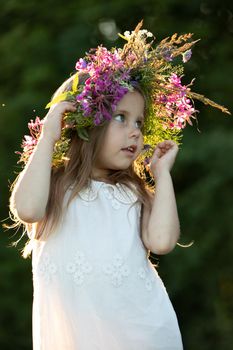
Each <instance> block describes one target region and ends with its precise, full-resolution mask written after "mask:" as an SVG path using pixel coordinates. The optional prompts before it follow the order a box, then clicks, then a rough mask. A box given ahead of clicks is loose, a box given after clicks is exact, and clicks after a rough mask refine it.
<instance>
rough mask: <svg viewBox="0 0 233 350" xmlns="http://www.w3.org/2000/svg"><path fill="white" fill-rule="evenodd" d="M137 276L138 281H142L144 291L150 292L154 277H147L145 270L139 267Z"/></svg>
mask: <svg viewBox="0 0 233 350" xmlns="http://www.w3.org/2000/svg"><path fill="white" fill-rule="evenodd" d="M138 276H139V278H140V279H142V280H143V281H144V283H145V288H146V290H148V291H149V292H150V291H151V290H152V288H153V284H154V282H155V278H154V276H150V275H149V276H148V273H147V272H146V270H145V269H144V268H143V267H140V268H139V269H138Z"/></svg>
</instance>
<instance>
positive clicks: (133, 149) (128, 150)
mask: <svg viewBox="0 0 233 350" xmlns="http://www.w3.org/2000/svg"><path fill="white" fill-rule="evenodd" d="M121 150H122V151H124V152H126V153H128V154H130V155H134V154H135V152H136V151H137V146H136V145H131V146H128V147H125V148H122V149H121Z"/></svg>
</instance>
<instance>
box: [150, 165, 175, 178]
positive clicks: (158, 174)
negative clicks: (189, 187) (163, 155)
mask: <svg viewBox="0 0 233 350" xmlns="http://www.w3.org/2000/svg"><path fill="white" fill-rule="evenodd" d="M152 174H153V176H154V179H155V180H158V179H159V178H161V177H165V176H167V175H169V176H170V175H171V174H170V170H169V169H167V168H162V169H155V170H154V171H153V172H152Z"/></svg>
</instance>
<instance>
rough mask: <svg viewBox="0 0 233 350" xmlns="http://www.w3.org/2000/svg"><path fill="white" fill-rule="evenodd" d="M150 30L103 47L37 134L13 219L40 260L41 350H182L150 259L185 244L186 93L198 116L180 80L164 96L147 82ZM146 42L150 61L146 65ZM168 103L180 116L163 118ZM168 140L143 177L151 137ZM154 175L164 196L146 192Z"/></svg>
mask: <svg viewBox="0 0 233 350" xmlns="http://www.w3.org/2000/svg"><path fill="white" fill-rule="evenodd" d="M139 29H140V28H136V30H135V31H134V32H132V33H131V34H127V35H128V37H127V40H128V42H127V44H126V45H125V47H124V48H123V50H121V51H119V52H116V51H114V52H109V51H107V50H106V49H105V48H103V47H99V48H97V50H96V51H95V52H94V53H93V51H91V53H90V54H88V55H87V57H86V58H85V60H83V59H81V60H79V61H78V63H77V65H76V68H77V70H78V73H76V74H75V75H73V76H72V77H71V78H70V79H68V80H67V81H66V82H65V83H64V84H63V85H62V87H61V88H60V89H59V90H58V92H57V93H56V94H55V96H54V98H53V99H52V102H51V103H50V110H49V112H48V114H47V115H46V117H45V119H44V121H43V125H42V123H41V122H39V120H37V125H35V124H33V123H31V124H30V126H31V130H32V131H33V130H34V133H32V138H31V139H29V137H27V138H26V140H25V142H24V152H23V154H22V158H21V159H22V160H24V161H25V163H26V166H25V168H24V170H23V171H22V173H21V174H20V175H19V177H18V179H17V181H16V183H15V185H14V188H13V192H12V196H11V211H12V212H13V214H14V215H15V217H16V218H17V219H18V220H19V221H21V222H23V223H24V224H25V225H26V227H27V229H28V234H29V237H30V246H31V249H32V252H33V261H32V264H33V282H34V303H33V347H34V350H50V349H56V350H64V349H67V350H94V349H100V350H109V349H111V350H142V349H143V350H162V349H163V350H181V349H182V340H181V335H180V331H179V327H178V323H177V319H176V315H175V312H174V310H173V307H172V305H171V302H170V300H169V297H168V294H167V292H166V289H165V287H164V285H163V283H162V281H161V279H160V278H159V276H158V274H157V272H156V270H155V269H154V267H153V266H152V264H151V263H150V261H149V259H148V252H149V251H152V252H154V253H156V254H166V253H168V252H170V251H171V250H172V249H173V248H174V247H175V245H176V242H177V240H178V238H179V219H178V215H177V208H176V201H175V195H174V190H173V185H172V180H171V175H170V171H171V169H172V166H173V164H174V161H175V158H176V155H177V152H178V146H177V143H176V142H175V141H173V140H174V139H176V137H177V134H178V127H177V125H178V123H180V125H181V124H182V123H184V120H178V118H179V117H180V115H179V113H178V111H179V106H180V104H179V101H180V99H181V95H179V97H178V96H176V100H175V95H176V94H178V92H181V91H182V93H183V95H182V98H183V99H184V101H183V103H185V104H186V110H185V111H184V106H183V114H182V116H183V117H182V118H186V119H185V121H186V120H188V121H190V118H191V112H193V110H192V111H191V109H192V108H193V107H192V105H191V102H190V101H186V100H185V99H186V94H187V91H188V90H187V89H185V87H184V86H182V85H181V83H180V80H179V77H178V76H177V75H175V74H174V70H173V71H172V72H171V74H170V76H169V78H168V80H167V82H166V80H163V82H162V85H161V86H160V85H159V84H161V80H159V79H158V76H156V79H158V80H157V86H156V88H155V79H154V80H153V84H151V85H149V88H148V84H149V82H150V81H149V80H148V81H147V83H148V84H147V85H145V84H144V80H143V69H147V74H148V67H149V62H150V61H149V59H148V44H146V43H145V41H146V39H147V37H149V36H150V33H148V32H145V31H139ZM138 42H140V43H141V45H142V47H143V49H144V53H145V54H146V55H147V56H146V57H147V60H145V56H143V57H142V55H141V56H140V60H139V58H138V57H139V56H137V57H136V54H135V52H136V51H134V50H133V49H134V48H135V47H137V50H138V47H139V46H138V45H135V47H134V44H138ZM146 45H147V46H146ZM129 49H130V50H129ZM135 50H136V49H135ZM151 50H152V49H151ZM153 52H154V51H153ZM136 53H137V52H136ZM100 58H101V59H100ZM142 58H143V59H142ZM128 59H129V61H127V60H128ZM156 59H158V60H160V61H161V57H160V56H158V57H157V58H156V57H155V56H154V55H152V60H153V63H156ZM137 60H138V61H137ZM129 62H130V65H131V66H133V69H132V70H131V69H130V68H129ZM166 62H167V61H166ZM137 64H138V65H137ZM143 64H144V66H143ZM155 66H156V65H154V67H155ZM143 67H144V68H143ZM152 68H153V67H152V66H151V69H152ZM157 68H158V66H157ZM157 68H156V69H157ZM139 73H140V74H139ZM152 73H153V74H154V76H155V71H152ZM156 74H157V75H158V70H156ZM161 74H162V73H161ZM166 74H167V72H166ZM138 76H139V78H138V79H137V77H138ZM161 76H162V75H161ZM146 78H148V75H147V76H146ZM78 79H79V81H78ZM172 79H173V80H172ZM174 80H176V81H174ZM166 84H167V88H166V86H165V85H166ZM145 86H147V88H145ZM158 87H160V90H158ZM169 89H170V90H169ZM189 92H190V90H189ZM154 94H156V100H155V99H154V96H155V95H154ZM151 97H153V98H151ZM168 97H171V98H173V103H174V105H173V106H171V108H176V114H175V113H173V115H172V116H170V119H169V118H164V119H162V118H160V119H159V118H158V114H159V112H161V111H162V109H163V110H164V111H165V110H166V109H167V108H168V106H167V103H168V100H166V101H165V100H164V99H165V98H167V99H168ZM175 104H176V105H175ZM152 106H154V108H155V107H156V108H157V116H156V117H155V115H154V114H153V113H154V109H153V108H151V107H152ZM174 106H175V107H174ZM186 112H187V113H186ZM185 113H186V114H185ZM150 115H153V120H152V119H151V118H150ZM167 115H168V114H167ZM180 118H181V117H180ZM171 123H173V126H171ZM174 125H176V127H174ZM168 126H169V127H168ZM33 128H34V129H33ZM35 130H37V132H36V133H35ZM162 131H163V132H164V133H165V132H168V133H170V135H171V136H172V138H173V140H164V141H161V142H159V143H158V144H157V146H156V147H155V149H154V150H153V153H152V154H151V156H150V160H149V168H148V166H147V171H146V172H145V171H144V173H143V171H142V170H141V169H142V159H143V158H144V153H142V150H143V149H145V148H146V149H148V147H145V145H144V142H143V135H144V138H145V137H147V140H150V141H151V140H152V141H155V140H158V137H160V139H161V138H162V136H161V135H163V136H164V135H165V134H164V133H163V134H161V132H162ZM155 136H156V137H157V138H156V139H155V138H154V139H152V138H153V137H155ZM29 141H30V142H29ZM151 143H152V144H153V142H151ZM153 145H154V144H153ZM137 162H138V164H140V165H141V168H139V167H138V166H139V165H138V164H137ZM147 162H148V161H147ZM51 168H52V171H51ZM149 173H150V177H153V179H154V181H155V183H156V187H155V191H154V193H152V192H150V191H149V190H148V189H147V186H146V180H145V179H146V178H148V176H149Z"/></svg>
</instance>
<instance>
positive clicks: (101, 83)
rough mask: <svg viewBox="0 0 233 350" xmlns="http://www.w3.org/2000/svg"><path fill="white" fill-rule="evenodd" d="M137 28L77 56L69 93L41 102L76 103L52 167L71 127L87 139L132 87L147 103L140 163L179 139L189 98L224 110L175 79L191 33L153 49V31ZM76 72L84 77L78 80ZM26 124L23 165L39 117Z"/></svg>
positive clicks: (61, 158) (190, 111)
mask: <svg viewBox="0 0 233 350" xmlns="http://www.w3.org/2000/svg"><path fill="white" fill-rule="evenodd" d="M141 27H142V21H141V22H140V23H139V24H138V25H137V27H136V28H135V30H134V31H132V32H128V31H127V32H125V33H124V35H121V34H119V36H120V37H122V38H123V39H124V40H126V44H125V45H124V46H123V48H118V49H117V48H112V49H111V50H107V49H106V48H105V47H103V46H98V47H97V48H96V49H91V50H90V51H89V52H88V53H87V54H86V56H85V57H84V58H80V59H79V60H78V62H77V63H76V70H77V72H76V73H75V74H74V75H73V77H72V87H71V89H70V91H65V92H64V91H63V92H62V93H59V94H55V96H54V97H53V98H52V100H51V102H50V103H49V104H47V106H46V108H49V107H51V106H52V105H53V104H56V103H58V102H60V101H73V102H76V105H77V110H76V111H75V112H72V113H67V114H66V115H65V117H64V126H63V128H62V134H61V139H60V140H59V141H58V142H57V143H56V144H55V147H54V153H53V166H54V167H59V166H62V165H64V162H65V161H66V160H67V158H66V153H67V150H68V149H69V145H70V142H71V138H70V135H71V133H70V131H71V130H76V131H77V134H78V136H79V137H80V138H82V139H84V140H85V141H88V139H89V135H88V130H89V129H90V128H93V127H96V126H99V125H102V124H103V123H105V122H106V121H109V120H111V118H112V113H113V112H114V110H115V109H116V106H117V104H118V102H119V101H120V100H121V98H122V97H123V96H124V95H125V94H126V93H127V92H128V91H133V89H134V88H140V91H142V93H143V95H144V97H145V100H146V106H147V108H146V115H145V124H144V127H143V135H144V145H145V146H144V151H143V153H142V155H141V156H140V157H139V163H140V164H142V163H145V160H146V161H147V159H149V157H150V156H151V155H152V152H153V148H154V147H155V146H156V145H157V144H158V143H159V142H161V141H163V140H166V139H171V140H174V141H176V142H177V143H178V144H179V143H180V140H181V137H182V130H183V129H184V128H185V126H186V125H187V124H190V125H192V119H196V113H197V110H196V109H195V107H194V103H193V100H195V99H197V100H200V101H202V102H203V103H204V104H209V105H211V106H213V107H215V108H219V109H220V110H221V111H222V112H225V113H228V114H230V112H229V111H228V110H227V109H226V108H225V107H223V106H221V105H219V104H217V103H215V102H213V101H211V100H209V99H207V98H206V97H204V96H203V95H200V94H197V93H195V92H192V91H191V85H192V84H193V81H192V82H191V83H190V84H189V85H183V84H182V82H181V78H182V76H183V72H184V63H186V62H187V61H188V60H189V59H190V58H191V55H192V51H191V47H192V46H193V45H194V44H195V43H196V42H197V41H198V40H196V41H192V34H184V35H180V36H178V35H177V34H174V35H172V36H171V37H168V38H165V39H163V40H162V41H161V42H160V43H158V44H157V46H155V47H154V48H153V43H154V39H155V38H154V36H153V34H152V33H150V32H148V31H147V30H145V29H143V30H141ZM179 56H180V58H181V59H179ZM81 76H84V77H86V78H85V79H80V77H81ZM28 127H29V130H30V136H28V135H26V136H24V140H23V142H22V148H23V152H22V153H20V155H21V158H20V160H19V162H23V163H26V162H27V161H28V158H29V156H30V154H31V153H32V152H33V149H34V147H35V146H36V144H37V142H38V139H39V136H40V134H41V131H42V127H43V120H40V118H39V117H37V118H36V120H35V121H32V120H31V121H30V123H29V124H28Z"/></svg>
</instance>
